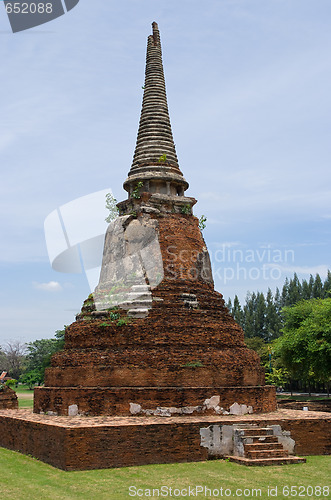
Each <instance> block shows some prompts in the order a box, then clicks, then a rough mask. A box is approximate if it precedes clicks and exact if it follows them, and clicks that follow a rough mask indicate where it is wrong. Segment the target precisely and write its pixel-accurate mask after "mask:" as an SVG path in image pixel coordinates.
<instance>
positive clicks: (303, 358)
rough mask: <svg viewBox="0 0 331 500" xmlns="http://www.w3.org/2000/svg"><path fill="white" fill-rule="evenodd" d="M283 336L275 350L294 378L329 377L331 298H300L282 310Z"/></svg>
mask: <svg viewBox="0 0 331 500" xmlns="http://www.w3.org/2000/svg"><path fill="white" fill-rule="evenodd" d="M283 313H284V317H285V324H284V328H283V335H282V337H280V338H279V339H277V340H276V342H275V344H274V346H275V350H276V351H277V353H278V354H279V356H280V357H281V359H282V361H283V363H284V365H285V367H286V368H287V369H288V371H289V372H290V374H291V376H292V377H293V378H295V379H296V380H300V379H301V380H303V381H305V382H306V383H308V385H309V386H310V384H311V382H313V381H318V382H322V383H324V384H326V385H327V387H329V383H330V377H331V299H311V300H302V301H300V302H298V303H297V304H295V305H294V306H292V307H285V308H284V309H283Z"/></svg>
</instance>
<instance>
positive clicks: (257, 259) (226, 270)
mask: <svg viewBox="0 0 331 500" xmlns="http://www.w3.org/2000/svg"><path fill="white" fill-rule="evenodd" d="M211 261H212V267H213V274H214V278H218V279H219V280H220V281H222V282H223V283H224V284H226V283H228V282H229V281H234V280H235V281H238V280H250V281H260V280H264V281H271V280H273V281H278V280H279V279H280V278H281V276H282V268H283V267H284V266H286V265H288V264H293V263H294V261H295V253H294V250H293V249H280V248H273V247H272V246H271V245H264V246H261V247H259V248H255V249H252V248H246V249H241V248H232V247H231V246H229V245H226V244H223V245H221V247H220V248H218V249H217V250H216V251H215V252H214V253H213V254H212V255H211Z"/></svg>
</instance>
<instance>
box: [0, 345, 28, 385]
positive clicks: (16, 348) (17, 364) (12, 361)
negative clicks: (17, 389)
mask: <svg viewBox="0 0 331 500" xmlns="http://www.w3.org/2000/svg"><path fill="white" fill-rule="evenodd" d="M25 353H26V345H25V344H24V343H22V342H20V341H19V340H15V341H11V342H7V344H6V345H5V346H4V347H3V348H2V352H1V354H0V360H1V369H2V370H5V371H6V372H8V373H9V375H10V376H11V377H12V378H14V379H18V378H19V377H20V375H21V373H23V370H24V367H25V359H26V357H25Z"/></svg>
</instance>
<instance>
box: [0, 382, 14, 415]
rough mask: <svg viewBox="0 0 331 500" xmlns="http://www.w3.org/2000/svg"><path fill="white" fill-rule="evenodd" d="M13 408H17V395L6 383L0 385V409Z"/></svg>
mask: <svg viewBox="0 0 331 500" xmlns="http://www.w3.org/2000/svg"><path fill="white" fill-rule="evenodd" d="M6 408H8V409H15V408H18V402H17V395H16V392H15V391H13V389H10V387H8V386H6V385H1V386H0V409H1V410H3V409H6Z"/></svg>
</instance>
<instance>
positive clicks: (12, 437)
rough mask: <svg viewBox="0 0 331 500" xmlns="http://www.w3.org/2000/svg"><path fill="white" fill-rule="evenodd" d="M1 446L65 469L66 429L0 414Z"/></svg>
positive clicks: (17, 416)
mask: <svg viewBox="0 0 331 500" xmlns="http://www.w3.org/2000/svg"><path fill="white" fill-rule="evenodd" d="M0 429H1V432H0V446H2V447H3V448H8V449H10V450H15V451H20V452H21V453H25V454H26V455H32V456H34V457H36V458H38V459H39V460H42V461H44V462H47V463H49V464H52V465H54V466H55V467H59V468H61V469H62V468H65V434H66V429H65V428H64V427H58V426H56V425H55V426H53V425H43V424H42V422H31V421H29V420H28V419H24V418H20V415H19V414H18V413H17V415H13V414H11V416H6V415H5V414H1V413H0Z"/></svg>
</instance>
